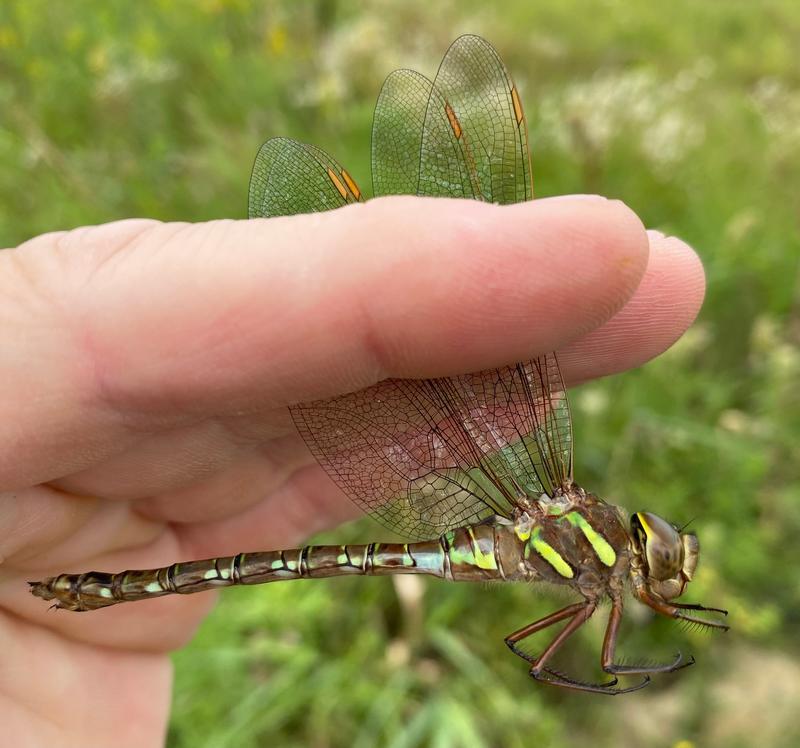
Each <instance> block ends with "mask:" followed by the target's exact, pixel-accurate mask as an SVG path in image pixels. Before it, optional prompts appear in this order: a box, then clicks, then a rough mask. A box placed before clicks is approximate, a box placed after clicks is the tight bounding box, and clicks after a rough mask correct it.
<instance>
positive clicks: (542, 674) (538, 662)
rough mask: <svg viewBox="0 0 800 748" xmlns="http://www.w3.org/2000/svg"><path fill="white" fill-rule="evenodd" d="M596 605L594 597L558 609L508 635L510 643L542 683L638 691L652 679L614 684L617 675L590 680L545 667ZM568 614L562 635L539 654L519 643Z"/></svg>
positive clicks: (597, 690)
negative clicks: (627, 684)
mask: <svg viewBox="0 0 800 748" xmlns="http://www.w3.org/2000/svg"><path fill="white" fill-rule="evenodd" d="M596 607H597V602H596V601H594V600H587V601H586V602H583V603H575V604H574V605H568V606H567V607H566V608H562V609H561V610H557V611H556V612H555V613H551V614H550V615H548V616H545V617H544V618H541V619H539V620H538V621H534V622H533V623H530V624H528V625H527V626H525V627H523V628H521V629H519V631H515V632H514V633H513V634H510V635H509V636H507V637H506V640H505V641H506V644H507V645H508V647H509V649H511V651H512V652H513V653H514V654H516V655H518V656H519V657H522V658H523V659H524V660H527V661H528V662H530V663H531V669H530V675H531V677H532V678H534V679H535V680H537V681H541V682H542V683H549V684H550V685H552V686H559V687H561V688H568V689H571V690H573V691H589V692H591V693H604V694H610V695H614V694H619V693H628V692H629V691H636V690H638V689H639V688H642V687H643V686H645V685H647V682H649V679H646V680H645V681H643V682H642V683H639V684H637V685H636V686H632V687H630V688H614V686H615V685H616V684H617V679H616V677H614V679H613V680H611V681H609V682H608V683H586V682H584V681H580V680H576V679H574V678H570V677H569V676H567V675H564V674H563V673H559V672H558V671H556V670H552V669H550V668H547V667H545V664H546V662H547V661H548V660H549V659H550V657H552V655H553V654H554V653H555V652H556V651H557V650H558V649H559V648H560V647H561V645H562V644H563V643H564V642H565V641H566V640H567V639H568V638H569V637H570V636H571V635H572V634H574V633H575V631H577V630H578V629H579V628H580V627H581V626H583V624H584V623H586V621H588V620H589V618H590V617H591V615H592V613H594V611H595V608H596ZM565 618H571V620H570V621H569V623H567V625H566V626H564V628H563V629H561V631H559V633H558V635H557V636H556V637H555V638H554V639H553V641H551V642H550V644H548V645H547V647H546V648H545V649H544V651H543V652H542V653H541V654H540V655H539V656H538V657H533V656H531V655H529V654H528V653H527V652H523V651H522V650H521V649H520V648H519V647H518V646H517V644H518V643H519V642H520V641H522V640H523V639H526V638H527V637H529V636H531V635H532V634H535V633H536V632H537V631H542V630H543V629H546V628H547V627H548V626H552V625H553V624H555V623H558V622H559V621H563V620H564V619H565Z"/></svg>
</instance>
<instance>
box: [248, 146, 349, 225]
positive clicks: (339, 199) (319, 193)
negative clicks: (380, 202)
mask: <svg viewBox="0 0 800 748" xmlns="http://www.w3.org/2000/svg"><path fill="white" fill-rule="evenodd" d="M361 199H362V198H361V190H359V188H358V186H357V185H356V183H355V181H354V180H353V178H352V177H351V176H350V174H349V173H348V172H347V171H346V170H345V169H343V168H342V166H341V164H339V162H338V161H336V160H335V159H334V158H331V157H330V156H329V155H328V154H327V153H325V151H323V150H321V149H320V148H316V147H315V146H313V145H307V144H306V143H299V142H298V141H296V140H292V139H291V138H272V139H271V140H268V141H267V142H266V143H264V145H262V146H261V148H260V149H259V151H258V154H257V155H256V160H255V163H254V164H253V171H252V174H251V176H250V190H249V195H248V215H249V217H250V218H269V217H271V216H291V215H295V214H297V213H317V212H321V211H325V210H333V209H334V208H340V207H341V206H343V205H347V204H348V203H354V202H359V201H361Z"/></svg>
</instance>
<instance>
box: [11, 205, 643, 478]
mask: <svg viewBox="0 0 800 748" xmlns="http://www.w3.org/2000/svg"><path fill="white" fill-rule="evenodd" d="M648 246H649V243H648V239H647V235H646V234H645V232H644V230H643V228H642V226H641V223H640V222H639V220H638V218H636V216H635V215H634V214H633V213H632V212H631V211H630V210H628V209H627V208H626V207H625V206H624V205H622V204H621V203H617V202H613V201H606V200H603V199H600V198H596V199H586V198H583V199H581V198H573V199H561V200H539V201H536V202H533V203H525V204H520V205H514V206H505V207H499V206H494V205H484V204H479V203H475V202H465V201H456V200H431V199H419V198H403V197H398V198H386V199H382V200H376V201H372V202H371V203H368V204H367V205H365V206H351V207H349V208H345V209H342V210H338V211H334V212H332V213H326V214H315V215H313V216H298V217H292V218H280V219H271V220H253V221H241V222H236V221H216V222H211V223H207V224H195V225H188V224H158V223H155V222H122V223H118V224H109V225H105V226H100V227H96V228H90V229H81V230H79V231H76V232H70V233H67V234H53V235H47V236H43V237H38V238H37V239H34V240H32V241H31V242H28V243H27V244H26V245H23V246H22V247H20V248H18V249H17V250H15V251H14V250H12V251H11V252H7V253H3V255H2V256H0V287H4V288H5V289H6V290H8V291H9V292H8V293H4V295H3V298H4V301H3V302H2V308H3V310H4V311H5V317H6V322H7V324H6V327H5V329H6V330H9V331H11V337H12V341H11V343H12V345H11V346H10V347H9V348H7V349H6V350H7V351H12V352H13V354H14V355H11V356H7V357H6V361H5V363H4V364H3V368H4V372H3V373H4V388H3V394H2V396H0V397H2V402H3V406H0V407H4V408H5V410H6V415H11V414H12V413H13V419H11V418H3V419H2V422H0V423H2V424H4V425H0V454H9V453H10V452H9V450H8V449H5V448H6V447H9V446H10V445H11V444H12V443H13V445H14V447H15V456H18V457H19V459H16V460H15V463H14V464H13V465H11V464H6V465H3V466H2V467H3V472H2V475H3V477H4V480H3V483H4V484H5V485H8V484H9V483H10V484H12V485H13V484H15V483H16V482H17V481H18V480H20V478H21V477H22V476H24V479H25V482H28V481H33V480H34V479H37V480H47V479H49V478H51V477H55V475H61V474H64V471H69V470H77V469H80V468H81V467H83V462H82V461H85V460H87V459H89V457H91V458H93V459H96V458H97V455H98V454H103V453H105V452H107V451H108V450H111V449H118V448H121V447H120V443H121V441H123V442H124V440H125V439H128V440H130V439H131V438H133V437H135V435H136V431H137V429H138V428H140V427H144V426H145V425H148V424H152V423H154V422H158V423H168V424H174V423H180V422H185V421H187V420H193V419H199V418H204V417H208V416H209V415H213V414H218V413H230V412H238V411H241V410H252V409H261V408H271V407H277V406H283V405H286V404H290V403H293V402H297V401H300V400H307V399H314V398H317V397H324V396H327V395H333V394H337V393H339V392H344V391H348V390H354V389H358V388H361V387H363V386H366V385H369V384H372V383H373V382H375V381H378V380H379V379H383V378H386V377H388V376H399V377H427V376H439V375H446V374H453V373H458V372H462V371H469V370H477V369H481V368H486V367H489V366H494V365H498V364H502V363H507V362H510V361H514V360H518V359H524V358H529V357H531V356H532V355H536V354H538V353H542V352H545V351H549V350H552V349H557V348H559V347H561V346H563V345H565V344H568V343H570V342H572V341H575V340H577V339H579V338H581V337H582V336H584V335H586V333H588V332H589V331H591V330H595V329H598V328H600V327H601V326H602V325H603V324H604V323H606V322H607V321H608V320H610V319H611V318H612V317H613V316H614V315H615V313H616V312H618V311H619V310H620V309H621V308H622V307H623V306H624V305H625V302H626V301H627V300H628V299H629V298H631V296H632V295H633V294H634V292H635V290H636V288H637V286H638V284H639V282H640V280H641V278H642V276H643V274H644V273H645V268H646V266H647V259H648ZM21 279H22V280H24V281H25V284H26V285H25V286H24V288H25V289H26V291H28V293H27V294H22V293H20V289H21V286H20V280H21ZM565 373H566V376H567V377H569V371H567V372H565ZM31 395H35V396H31ZM10 424H13V427H10V426H9V425H10ZM26 445H27V446H28V447H30V449H27V450H26V449H25V446H26ZM34 447H35V449H33V448H34ZM42 450H45V451H47V450H51V451H50V452H49V454H50V455H51V457H52V458H53V459H52V460H51V465H52V468H51V472H52V471H57V472H56V473H55V474H54V475H53V476H47V475H42V471H41V470H40V469H36V470H34V467H33V466H34V463H33V462H29V461H28V459H27V457H28V455H29V454H30V453H33V452H34V451H35V452H38V453H39V454H41V452H42Z"/></svg>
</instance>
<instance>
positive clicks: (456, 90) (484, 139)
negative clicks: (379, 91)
mask: <svg viewBox="0 0 800 748" xmlns="http://www.w3.org/2000/svg"><path fill="white" fill-rule="evenodd" d="M433 89H434V91H436V92H437V95H438V100H435V98H434V97H432V98H431V104H430V106H429V107H428V111H427V114H426V119H425V131H424V135H423V139H422V159H421V169H420V194H425V195H440V196H441V195H450V196H453V197H472V198H475V199H478V200H486V201H488V202H492V203H500V204H509V203H517V202H522V201H524V200H530V199H531V198H532V197H533V191H532V187H531V166H530V154H529V152H528V131H527V126H526V124H525V116H524V113H523V110H522V103H521V101H520V97H519V94H518V92H517V89H516V86H515V85H514V82H513V81H512V80H511V76H510V75H509V74H508V71H507V70H506V68H505V66H504V65H503V62H502V61H501V60H500V57H499V56H498V54H497V52H496V51H495V50H494V48H493V47H492V45H491V44H489V43H488V42H487V41H486V40H485V39H481V37H479V36H472V35H467V36H461V37H459V38H458V39H456V41H455V42H453V44H452V45H451V47H450V49H448V50H447V53H446V54H445V56H444V59H443V60H442V64H441V65H440V66H439V72H438V73H437V74H436V78H435V79H434V81H433ZM446 130H449V131H450V136H451V140H455V143H456V144H457V146H458V147H455V145H453V146H450V147H448V146H447V145H446V144H445V143H444V140H445V138H444V133H445V131H446ZM458 159H460V160H461V163H459V164H453V161H454V160H458ZM465 173H466V175H467V176H466V178H465V176H464V174H465Z"/></svg>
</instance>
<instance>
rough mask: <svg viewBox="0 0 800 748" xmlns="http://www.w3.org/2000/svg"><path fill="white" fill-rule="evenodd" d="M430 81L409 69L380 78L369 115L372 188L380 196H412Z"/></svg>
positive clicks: (416, 178) (417, 168) (415, 186)
mask: <svg viewBox="0 0 800 748" xmlns="http://www.w3.org/2000/svg"><path fill="white" fill-rule="evenodd" d="M431 89H432V86H431V82H430V81H429V80H428V79H427V78H426V77H425V76H424V75H420V74H419V73H416V72H414V71H413V70H395V71H394V72H393V73H390V74H389V76H388V77H387V78H386V80H385V81H384V84H383V87H382V88H381V92H380V94H379V95H378V101H377V103H376V104H375V115H374V116H373V118H372V187H373V193H374V194H375V196H376V197H378V196H380V195H416V194H417V184H418V182H419V154H420V148H421V147H422V128H423V126H424V124H425V112H426V111H427V109H428V100H429V99H430V97H431Z"/></svg>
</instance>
